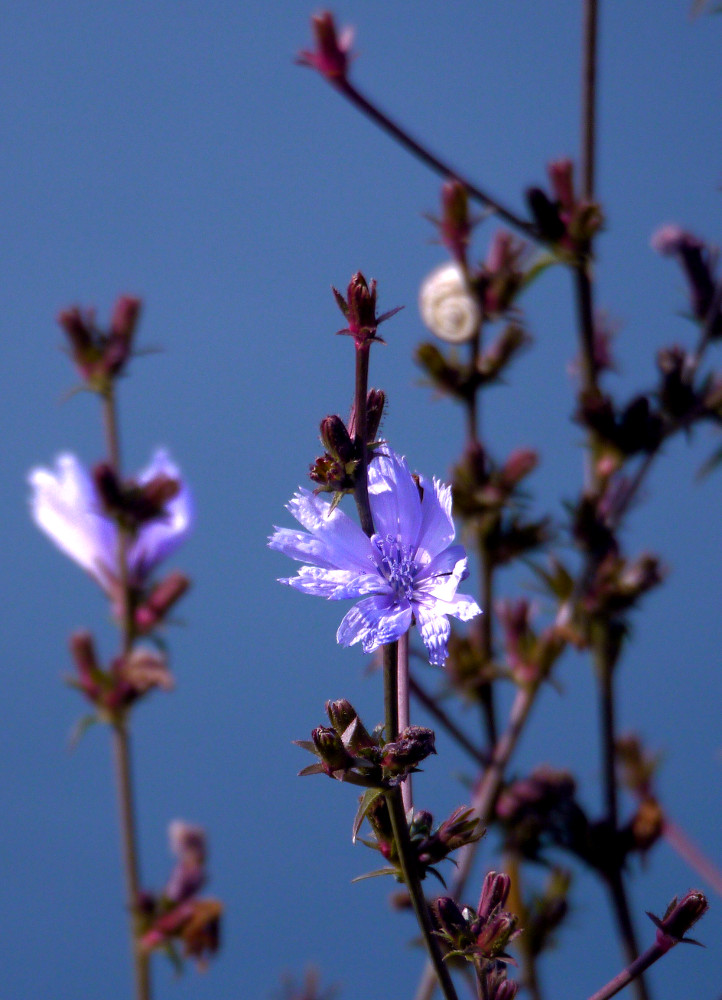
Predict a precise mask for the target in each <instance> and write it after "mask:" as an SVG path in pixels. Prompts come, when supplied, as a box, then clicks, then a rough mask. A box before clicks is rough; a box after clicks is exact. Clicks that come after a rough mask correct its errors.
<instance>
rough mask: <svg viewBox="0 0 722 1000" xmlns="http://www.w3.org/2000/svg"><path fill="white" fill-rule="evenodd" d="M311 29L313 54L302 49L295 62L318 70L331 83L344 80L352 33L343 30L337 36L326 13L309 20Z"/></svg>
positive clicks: (332, 22)
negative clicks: (314, 43)
mask: <svg viewBox="0 0 722 1000" xmlns="http://www.w3.org/2000/svg"><path fill="white" fill-rule="evenodd" d="M311 27H312V29H313V34H314V40H315V42H316V49H315V51H313V52H312V51H310V50H308V49H304V50H303V51H302V52H301V53H300V54H299V57H298V60H297V62H298V63H300V65H302V66H310V67H311V68H312V69H316V70H318V72H319V73H320V74H321V75H322V76H325V77H326V79H327V80H330V81H331V82H332V83H339V82H341V81H343V80H345V79H346V75H347V73H348V63H349V51H350V49H351V44H352V42H353V31H352V30H351V29H349V28H345V29H344V30H343V31H342V32H341V35H340V36H339V35H338V34H337V32H336V25H335V23H334V20H333V15H332V14H330V13H329V12H328V11H323V12H322V13H321V14H315V15H314V16H313V17H312V18H311Z"/></svg>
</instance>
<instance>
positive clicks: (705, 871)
mask: <svg viewBox="0 0 722 1000" xmlns="http://www.w3.org/2000/svg"><path fill="white" fill-rule="evenodd" d="M662 836H663V837H664V839H665V840H666V841H667V843H668V844H669V845H670V846H671V847H672V848H674V850H675V851H676V852H677V854H679V856H680V858H683V859H684V860H685V861H686V862H687V864H688V865H689V866H690V868H692V869H693V870H694V871H696V872H697V874H698V875H701V876H702V878H703V879H705V880H706V881H707V882H709V884H710V885H711V886H712V888H713V889H714V890H715V892H717V893H718V894H719V895H720V896H722V872H721V871H720V870H719V868H717V866H716V865H715V864H713V863H712V861H710V859H709V858H708V857H707V855H706V854H704V853H703V852H702V851H701V850H700V849H699V847H697V845H696V844H695V843H694V842H693V841H692V840H690V838H689V837H688V836H687V834H686V833H685V832H684V830H682V829H681V828H680V827H678V826H677V824H676V823H673V822H672V821H671V820H669V819H667V818H665V820H664V824H663V826H662Z"/></svg>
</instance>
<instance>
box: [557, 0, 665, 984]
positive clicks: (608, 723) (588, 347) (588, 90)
mask: <svg viewBox="0 0 722 1000" xmlns="http://www.w3.org/2000/svg"><path fill="white" fill-rule="evenodd" d="M583 9H584V25H583V40H582V120H581V168H582V170H581V172H582V197H583V198H584V200H585V201H593V200H594V187H595V174H596V143H597V137H596V123H597V114H596V105H597V48H598V23H599V6H598V0H584V8H583ZM592 257H593V247H592V241H591V240H589V241H587V243H586V244H585V245H583V246H581V247H580V248H579V252H578V258H577V263H576V265H575V268H574V275H575V286H576V299H577V314H578V325H579V343H580V354H581V383H582V386H581V388H582V393H583V394H584V393H595V392H598V384H597V374H598V373H597V368H596V361H595V351H594V293H593V284H592V273H591V261H592ZM585 479H586V488H587V490H588V491H589V492H590V493H591V494H592V496H593V497H594V496H596V495H597V494H598V492H599V490H600V488H601V483H600V478H599V475H598V473H597V470H596V468H595V466H594V439H593V435H591V434H590V438H589V445H588V453H587V468H586V473H585ZM612 639H613V637H612V634H611V626H610V623H609V622H605V623H604V624H603V635H602V636H601V637H600V638H599V639H597V641H595V642H594V643H593V655H594V663H595V667H596V671H597V676H598V680H599V711H600V721H601V730H602V760H603V772H604V801H605V811H606V822H607V825H608V828H609V836H610V842H611V844H612V851H613V856H612V857H611V858H610V865H609V870H608V872H607V874H606V878H605V881H606V882H607V885H608V888H609V891H610V895H611V899H612V905H613V909H614V913H615V917H616V921H617V924H618V926H619V931H620V934H621V938H622V945H623V948H624V953H625V955H626V956H627V961H629V962H633V961H634V960H635V959H636V958H637V955H638V954H639V951H638V948H637V942H636V935H635V932H634V927H633V924H632V919H631V914H630V910H629V903H628V900H627V896H626V891H625V888H624V880H623V876H622V872H621V866H620V862H621V859H620V858H619V856H618V855H619V852H618V850H617V847H616V843H617V836H618V817H617V775H616V767H615V746H614V744H615V725H614V716H615V706H614V685H613V673H614V667H615V663H616V660H617V656H618V644H615V643H614V642H613V641H612ZM635 986H636V994H637V998H638V1000H648V993H647V989H646V985H645V983H644V980H643V979H642V978H641V976H640V978H638V979H637V980H636V981H635Z"/></svg>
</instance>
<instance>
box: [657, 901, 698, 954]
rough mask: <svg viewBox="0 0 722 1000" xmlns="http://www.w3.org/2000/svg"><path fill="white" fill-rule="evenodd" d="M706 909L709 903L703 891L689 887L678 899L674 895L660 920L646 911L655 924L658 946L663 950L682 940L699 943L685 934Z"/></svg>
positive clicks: (667, 949)
mask: <svg viewBox="0 0 722 1000" xmlns="http://www.w3.org/2000/svg"><path fill="white" fill-rule="evenodd" d="M708 909H709V904H708V902H707V897H706V896H705V895H704V893H703V892H699V891H698V890H696V889H690V891H689V892H687V893H685V895H684V896H682V898H681V899H680V900H679V901H678V900H677V897H676V896H675V897H674V899H673V900H672V902H671V903H670V904H669V906H668V907H667V910H666V912H665V914H664V916H663V917H662V919H661V920H660V919H659V917H655V916H654V915H653V914H651V913H648V914H647V916H648V917H649V918H650V919H651V920H652V922H653V923H654V924H656V926H657V944H658V946H659V947H660V948H663V949H664V951H669V950H670V948H673V947H674V946H675V945H676V944H679V943H680V942H682V941H685V942H688V943H691V944H699V942H698V941H693V940H692V939H691V938H686V937H685V934H686V933H687V931H688V930H690V928H692V927H693V926H694V925H695V924H696V923H697V921H698V920H699V919H700V918H701V917H703V916H704V915H705V913H706V912H707V910H708Z"/></svg>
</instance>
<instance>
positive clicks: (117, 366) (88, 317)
mask: <svg viewBox="0 0 722 1000" xmlns="http://www.w3.org/2000/svg"><path fill="white" fill-rule="evenodd" d="M140 308H141V301H140V299H136V298H133V297H131V296H129V295H123V296H121V297H120V298H119V299H118V300H117V302H116V303H115V307H114V309H113V314H112V316H111V320H110V326H109V328H108V329H107V330H100V329H99V328H98V327H97V325H96V323H95V312H94V311H93V310H86V311H85V312H83V311H81V310H80V309H78V308H77V307H73V308H72V309H66V310H64V311H63V312H61V313H60V315H59V316H58V322H59V323H60V325H61V326H62V328H63V330H64V331H65V334H66V336H67V338H68V341H69V343H70V352H71V355H72V357H73V361H74V362H75V365H76V367H77V369H78V371H79V372H80V374H81V376H82V377H83V379H84V380H85V382H86V383H87V384H88V386H89V387H90V388H92V389H95V390H97V391H99V392H104V391H106V390H107V387H108V385H109V384H110V382H111V381H112V379H114V378H116V377H117V376H118V375H120V374H121V372H122V371H123V369H124V368H125V366H126V364H127V362H128V359H129V358H130V355H131V352H132V348H133V338H134V335H135V329H136V326H137V323H138V317H139V315H140Z"/></svg>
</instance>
